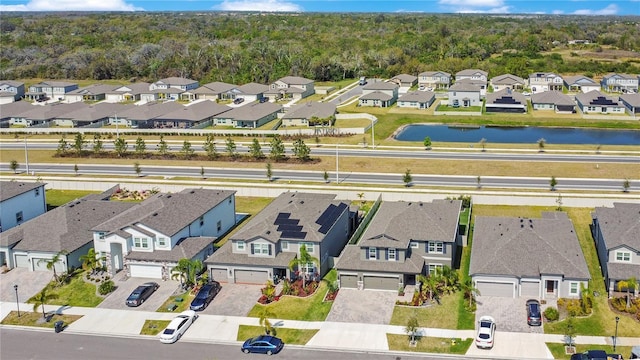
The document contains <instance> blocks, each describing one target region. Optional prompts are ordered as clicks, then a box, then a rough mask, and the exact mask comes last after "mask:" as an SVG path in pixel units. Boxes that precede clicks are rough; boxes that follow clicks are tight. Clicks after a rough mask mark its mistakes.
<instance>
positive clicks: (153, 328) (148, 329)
mask: <svg viewBox="0 0 640 360" xmlns="http://www.w3.org/2000/svg"><path fill="white" fill-rule="evenodd" d="M170 322H171V320H145V321H144V325H142V329H141V330H140V335H153V336H155V335H158V334H159V333H160V331H162V330H164V328H166V327H167V325H169V323H170Z"/></svg>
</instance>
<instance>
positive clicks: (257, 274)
mask: <svg viewBox="0 0 640 360" xmlns="http://www.w3.org/2000/svg"><path fill="white" fill-rule="evenodd" d="M234 275H235V281H236V282H237V283H244V284H264V283H265V282H267V272H266V271H258V270H236V271H234Z"/></svg>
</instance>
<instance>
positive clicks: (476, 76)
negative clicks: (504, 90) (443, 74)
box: [456, 69, 489, 96]
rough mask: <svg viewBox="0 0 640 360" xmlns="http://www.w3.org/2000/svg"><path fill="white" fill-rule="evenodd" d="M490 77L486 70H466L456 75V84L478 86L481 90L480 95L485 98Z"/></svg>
mask: <svg viewBox="0 0 640 360" xmlns="http://www.w3.org/2000/svg"><path fill="white" fill-rule="evenodd" d="M488 75H489V74H488V73H487V72H486V71H484V70H478V69H465V70H462V71H458V72H457V73H456V83H466V84H472V85H475V86H478V87H479V88H480V95H481V96H485V95H486V94H487V80H488Z"/></svg>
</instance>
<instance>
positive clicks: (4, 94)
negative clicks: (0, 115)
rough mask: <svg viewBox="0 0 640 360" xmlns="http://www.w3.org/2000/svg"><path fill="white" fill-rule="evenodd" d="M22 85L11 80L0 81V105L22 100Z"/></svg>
mask: <svg viewBox="0 0 640 360" xmlns="http://www.w3.org/2000/svg"><path fill="white" fill-rule="evenodd" d="M23 96H24V83H23V82H20V81H13V80H0V104H8V103H12V102H14V101H18V100H20V99H22V97H23Z"/></svg>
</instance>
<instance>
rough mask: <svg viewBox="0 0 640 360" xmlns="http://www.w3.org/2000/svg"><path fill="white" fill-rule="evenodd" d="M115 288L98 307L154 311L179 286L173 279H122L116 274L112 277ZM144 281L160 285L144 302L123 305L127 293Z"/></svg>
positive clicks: (127, 295)
mask: <svg viewBox="0 0 640 360" xmlns="http://www.w3.org/2000/svg"><path fill="white" fill-rule="evenodd" d="M113 282H114V283H115V284H116V286H117V289H116V290H115V291H114V292H112V293H111V294H109V295H108V296H107V297H106V298H105V299H104V301H102V303H100V305H98V307H99V308H103V309H120V310H124V309H128V310H137V311H156V310H157V309H158V308H159V307H160V306H161V305H162V304H163V303H164V302H165V301H166V300H167V299H168V298H169V296H171V295H173V293H174V292H175V291H176V290H177V289H178V288H179V287H180V283H179V282H177V281H173V280H168V281H162V280H160V279H145V278H128V279H126V280H123V277H122V276H119V274H118V275H116V277H115V278H114V279H113ZM146 282H155V283H158V285H160V287H159V288H158V290H156V292H154V293H153V294H152V295H151V296H150V297H149V298H148V299H147V300H146V301H145V302H144V304H142V305H140V306H138V307H128V306H127V305H125V303H124V302H125V300H127V298H128V297H129V294H131V292H132V291H133V290H134V289H135V288H136V287H138V286H139V285H142V284H144V283H146Z"/></svg>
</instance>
